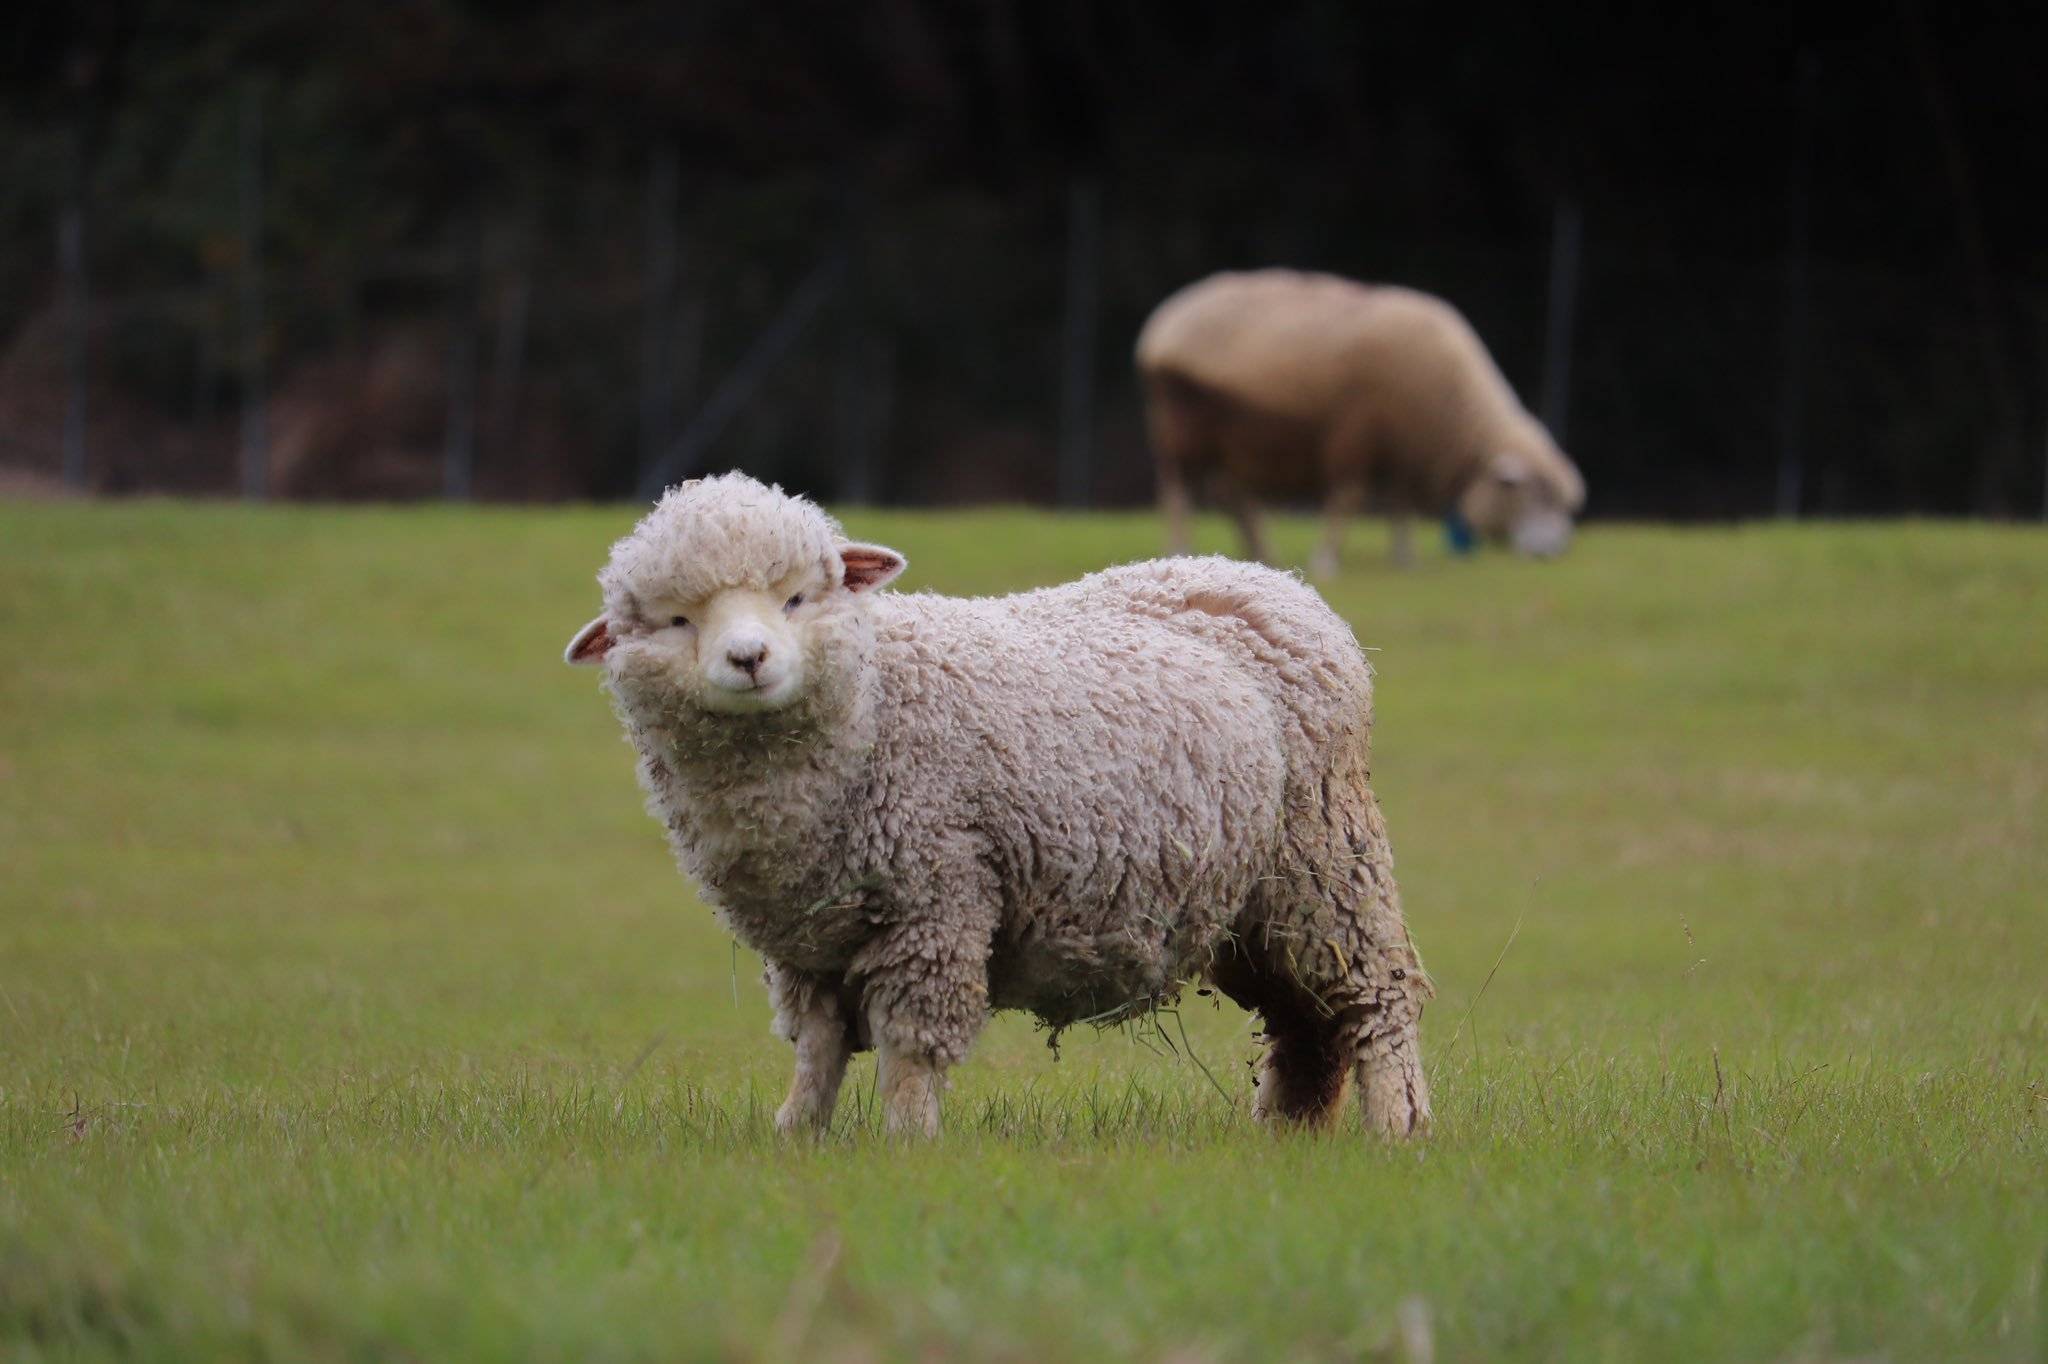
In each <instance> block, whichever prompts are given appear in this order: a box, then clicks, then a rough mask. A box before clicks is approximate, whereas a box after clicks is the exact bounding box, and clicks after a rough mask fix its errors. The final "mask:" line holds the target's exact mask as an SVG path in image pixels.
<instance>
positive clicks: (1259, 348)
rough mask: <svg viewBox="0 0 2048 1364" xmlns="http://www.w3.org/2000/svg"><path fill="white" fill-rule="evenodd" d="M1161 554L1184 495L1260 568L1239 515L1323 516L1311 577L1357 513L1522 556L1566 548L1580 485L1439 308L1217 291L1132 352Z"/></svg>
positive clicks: (1326, 286) (1401, 554)
mask: <svg viewBox="0 0 2048 1364" xmlns="http://www.w3.org/2000/svg"><path fill="white" fill-rule="evenodd" d="M1137 363H1138V370H1139V373H1140V375H1141V377H1142V379H1143V383H1144V387H1145V405H1146V421H1147V427H1148V429H1149V432H1150V438H1151V443H1152V452H1153V458H1154V460H1155V462H1156V465H1157V468H1158V475H1159V496H1160V503H1161V507H1162V510H1163V511H1164V512H1165V514H1166V519H1167V524H1168V540H1169V552H1170V553H1185V552H1186V550H1187V544H1188V538H1187V514H1188V505H1189V496H1190V484H1196V485H1200V484H1204V483H1206V484H1208V485H1209V487H1210V488H1211V489H1212V491H1213V494H1214V495H1215V496H1216V498H1217V499H1218V501H1220V502H1221V503H1222V504H1223V505H1224V506H1225V507H1227V508H1228V509H1229V510H1230V512H1231V513H1232V515H1233V516H1234V517H1235V519H1236V520H1237V523H1238V526H1239V529H1240V531H1241V532H1242V534H1243V537H1244V542H1245V550H1246V552H1247V553H1248V554H1250V555H1251V556H1252V557H1253V558H1256V559H1260V560H1263V559H1265V558H1266V547H1265V540H1264V537H1263V536H1262V534H1261V531H1260V526H1259V519H1258V512H1257V507H1256V503H1255V499H1256V498H1258V497H1260V496H1267V497H1307V496H1314V495H1321V496H1322V497H1323V499H1324V516H1325V520H1326V523H1327V524H1326V527H1325V530H1324V537H1323V543H1322V545H1321V547H1320V548H1319V549H1318V550H1317V551H1316V555H1315V558H1314V560H1313V561H1312V565H1311V571H1312V572H1314V573H1316V574H1317V575H1318V576H1324V575H1328V574H1331V573H1335V572H1336V571H1337V567H1338V559H1339V556H1340V554H1341V552H1342V549H1343V542H1344V532H1345V530H1346V527H1347V525H1348V523H1349V521H1350V519H1351V517H1352V516H1354V515H1355V514H1356V513H1357V512H1358V511H1359V510H1360V509H1361V508H1362V507H1363V506H1364V505H1365V504H1366V501H1367V498H1368V496H1370V497H1371V498H1372V499H1373V500H1374V501H1375V502H1377V503H1378V504H1379V506H1380V508H1381V509H1382V510H1383V511H1386V512H1388V513H1390V514H1392V516H1393V527H1394V559H1395V562H1396V563H1399V564H1406V563H1408V562H1410V561H1412V560H1413V558H1414V550H1413V543H1412V537H1411V532H1410V530H1409V523H1408V516H1409V514H1410V513H1414V512H1422V513H1425V514H1428V515H1432V516H1437V515H1449V516H1451V517H1453V518H1454V522H1455V520H1462V521H1463V523H1464V525H1465V526H1466V527H1468V528H1469V529H1470V530H1472V531H1476V532H1477V533H1478V534H1480V535H1483V536H1485V537H1487V538H1489V539H1493V540H1497V541H1505V542H1507V543H1509V544H1511V545H1513V546H1514V548H1515V549H1516V550H1517V551H1518V552H1520V553H1523V554H1529V555H1537V556H1543V557H1548V556H1551V555H1555V554H1559V553H1562V552H1563V551H1564V548H1565V546H1566V545H1567V544H1568V543H1569V542H1570V540H1571V530H1572V516H1573V515H1574V514H1575V513H1576V512H1578V510H1579V509H1580V508H1581V507H1582V506H1583V505H1584V503H1585V500H1586V487H1585V482H1584V480H1583V479H1581V478H1580V476H1579V471H1578V470H1577V469H1576V468H1575V467H1574V466H1573V464H1572V462H1571V460H1570V459H1569V458H1567V457H1566V456H1565V454H1564V452H1563V451H1562V450H1560V449H1558V448H1557V443H1556V442H1555V441H1553V440H1552V439H1551V438H1550V434H1549V433H1548V432H1547V431H1545V430H1544V429H1543V426H1542V424H1541V423H1540V422H1538V421H1537V420H1536V419H1535V418H1534V417H1532V416H1530V415H1529V413H1528V412H1526V411H1525V410H1524V409H1523V407H1522V405H1521V403H1520V402H1518V401H1517V400H1516V398H1515V394H1514V390H1513V389H1511V388H1510V387H1509V386H1508V382H1507V380H1506V379H1505V378H1503V377H1502V375H1501V372H1500V370H1499V368H1497V367H1496V366H1495V365H1494V363H1493V358H1492V357H1491V356H1489V355H1488V354H1487V351H1486V347H1485V345H1484V344H1483V343H1481V341H1480V340H1479V337H1478V335H1477V334H1476V333H1475V332H1474V331H1473V330H1472V328H1471V327H1470V326H1469V325H1468V324H1467V323H1466V321H1465V319H1464V317H1463V316H1461V315H1460V314H1459V312H1458V310H1457V309H1456V308H1453V307H1452V306H1451V305H1450V304H1448V303H1446V302H1444V301H1443V300H1442V299H1440V298H1435V297H1432V296H1431V295H1429V294H1424V293H1419V292H1417V291H1416V290H1413V289H1404V288H1400V287H1398V286H1394V285H1366V284H1359V283H1356V282H1354V281H1352V280H1348V279H1340V278H1338V277H1336V276H1334V275H1319V274H1303V273H1298V272H1296V271H1293V270H1257V271H1250V272H1245V273H1224V274H1218V275H1212V276H1210V277H1209V278H1207V279H1204V280H1200V281H1198V282H1196V283H1194V284H1191V285H1189V286H1188V287H1186V288H1184V289H1182V290H1181V291H1180V292H1178V293H1176V294H1174V295H1173V296H1172V297H1170V298H1168V299H1167V300H1166V301H1165V302H1164V303H1162V304H1160V305H1159V307H1158V309H1157V310H1155V311H1154V312H1153V314H1152V316H1151V318H1150V319H1149V320H1148V321H1147V322H1146V324H1145V327H1144V330H1143V331H1142V332H1141V333H1140V335H1139V337H1138V347H1137Z"/></svg>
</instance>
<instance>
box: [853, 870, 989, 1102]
mask: <svg viewBox="0 0 2048 1364" xmlns="http://www.w3.org/2000/svg"><path fill="white" fill-rule="evenodd" d="M956 903H957V902H956ZM995 920H996V915H995V912H994V910H993V909H990V910H988V911H986V912H985V913H983V912H977V911H973V910H961V909H956V910H955V911H954V912H952V913H941V912H939V911H935V910H934V911H926V912H923V913H906V914H905V916H904V918H903V919H902V920H901V921H900V922H899V923H898V924H897V926H896V927H895V928H894V929H892V930H891V931H890V932H888V933H885V934H883V935H882V936H881V937H879V938H877V939H875V940H874V941H872V942H870V943H869V944H868V945H867V946H866V947H864V948H862V949H861V951H860V953H859V954H858V955H857V956H856V957H855V958H854V962H853V969H852V972H851V974H852V975H853V976H854V977H856V978H858V979H859V980H860V981H861V982H862V986H861V989H862V1005H863V1007H864V1008H865V1009H866V1011H867V1020H868V1033H869V1035H870V1036H871V1037H873V1039H874V1043H875V1051H876V1054H877V1056H878V1057H879V1058H880V1069H879V1084H880V1088H881V1100H882V1123H883V1127H884V1128H885V1129H886V1130H887V1131H888V1132H889V1134H890V1135H891V1136H909V1137H932V1136H937V1135H938V1131H939V1095H940V1093H941V1092H942V1091H943V1090H944V1088H945V1073H946V1068H947V1067H948V1066H951V1065H954V1064H957V1063H958V1062H959V1061H961V1060H962V1059H964V1058H965V1057H966V1055H967V1052H968V1049H969V1048H970V1047H972V1046H973V1045H974V1039H975V1037H976V1036H977V1035H978V1034H979V1033H980V1032H981V1028H982V1024H983V1023H985V1022H987V1021H988V957H989V941H990V938H991V937H992V936H993V934H994V932H995Z"/></svg>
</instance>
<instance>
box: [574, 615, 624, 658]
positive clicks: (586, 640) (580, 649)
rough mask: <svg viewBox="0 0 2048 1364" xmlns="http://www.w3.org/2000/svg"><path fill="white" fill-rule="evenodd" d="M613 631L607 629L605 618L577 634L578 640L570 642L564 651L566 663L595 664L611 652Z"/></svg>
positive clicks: (593, 622) (597, 620) (592, 623)
mask: <svg viewBox="0 0 2048 1364" xmlns="http://www.w3.org/2000/svg"><path fill="white" fill-rule="evenodd" d="M611 647H612V635H611V631H610V630H608V629H606V628H605V621H604V617H603V616H599V617H598V618H597V619H596V620H594V621H592V622H590V624H588V625H586V626H584V627H583V628H582V629H581V630H578V631H577V632H576V638H574V639H572V640H570V641H569V647H568V648H566V649H564V650H562V661H563V662H564V663H595V662H597V661H598V660H600V659H602V658H603V657H604V656H605V655H606V654H607V653H609V652H610V651H611Z"/></svg>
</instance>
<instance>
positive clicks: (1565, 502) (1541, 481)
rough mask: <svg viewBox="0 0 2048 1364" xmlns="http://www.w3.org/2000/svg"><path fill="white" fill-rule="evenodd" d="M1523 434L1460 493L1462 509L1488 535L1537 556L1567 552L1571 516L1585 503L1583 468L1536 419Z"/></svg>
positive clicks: (1472, 526) (1484, 466) (1543, 556)
mask: <svg viewBox="0 0 2048 1364" xmlns="http://www.w3.org/2000/svg"><path fill="white" fill-rule="evenodd" d="M1530 425H1531V428H1532V429H1531V430H1530V431H1529V432H1528V433H1527V434H1526V436H1525V437H1524V438H1523V439H1520V440H1516V441H1514V442H1512V443H1511V444H1509V445H1507V446H1506V447H1505V448H1503V449H1501V450H1498V451H1496V452H1495V453H1494V454H1493V455H1492V456H1491V457H1490V458H1489V459H1488V460H1487V461H1486V462H1485V464H1484V465H1483V466H1482V467H1481V468H1480V470H1479V472H1478V474H1477V476H1476V477H1474V478H1473V480H1472V482H1471V483H1470V484H1468V485H1467V486H1466V488H1465V491H1464V492H1463V493H1462V494H1461V495H1460V496H1459V498H1458V514H1459V515H1460V516H1461V517H1463V518H1464V520H1465V523H1466V524H1467V525H1469V526H1470V527H1471V528H1472V529H1473V530H1474V531H1476V532H1477V533H1479V534H1480V535H1483V536H1485V537H1486V538H1488V539H1489V540H1493V541H1496V542H1499V543H1504V544H1507V545H1509V546H1511V547H1513V549H1514V551H1515V552H1516V553H1517V554H1525V555H1529V556H1532V557H1534V558H1539V559H1548V558H1554V557H1555V556H1557V555H1559V554H1562V553H1564V551H1565V549H1566V547H1567V546H1569V545H1570V544H1571V540H1572V518H1573V516H1574V515H1576V514H1577V513H1578V511H1579V509H1580V508H1581V507H1583V506H1584V505H1585V502H1586V485H1585V482H1584V480H1582V479H1581V478H1580V477H1579V471H1578V469H1577V468H1575V467H1574V466H1573V465H1572V462H1571V460H1570V459H1569V458H1567V457H1566V455H1565V453H1564V452H1563V451H1562V450H1560V449H1558V448H1557V445H1556V443H1555V442H1553V441H1552V440H1551V439H1550V437H1549V435H1548V434H1547V433H1546V432H1544V430H1543V429H1542V428H1541V427H1540V426H1536V425H1535V424H1534V423H1533V422H1532V423H1531V424H1530Z"/></svg>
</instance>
